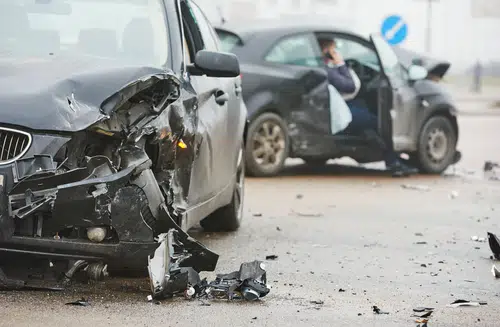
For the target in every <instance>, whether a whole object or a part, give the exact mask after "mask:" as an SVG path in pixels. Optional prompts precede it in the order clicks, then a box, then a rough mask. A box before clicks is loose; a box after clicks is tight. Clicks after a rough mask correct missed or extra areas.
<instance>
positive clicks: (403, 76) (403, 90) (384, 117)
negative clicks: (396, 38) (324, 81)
mask: <svg viewBox="0 0 500 327" xmlns="http://www.w3.org/2000/svg"><path fill="white" fill-rule="evenodd" d="M370 40H371V42H372V43H373V45H374V47H375V50H376V52H377V57H378V59H379V62H380V68H381V76H382V77H381V78H382V81H381V83H380V88H379V94H378V104H377V105H378V117H379V120H378V126H379V132H380V134H381V135H382V136H383V138H384V140H385V141H386V142H387V144H392V143H390V142H393V140H394V143H395V144H394V148H395V150H396V151H398V150H401V149H404V148H407V146H408V145H409V144H411V137H410V136H411V135H412V134H413V132H415V131H414V130H413V129H415V128H416V125H415V124H414V123H413V122H414V121H415V119H416V118H415V115H416V110H415V109H416V108H418V106H419V103H418V96H417V93H416V92H415V90H414V88H413V87H412V86H411V83H410V81H409V77H408V72H407V70H406V69H405V68H404V67H403V65H402V64H401V62H400V61H399V57H398V56H397V55H396V52H395V51H394V50H393V48H392V47H391V46H390V45H389V44H388V43H387V42H386V41H385V40H384V39H383V38H382V36H380V35H378V34H372V35H370Z"/></svg>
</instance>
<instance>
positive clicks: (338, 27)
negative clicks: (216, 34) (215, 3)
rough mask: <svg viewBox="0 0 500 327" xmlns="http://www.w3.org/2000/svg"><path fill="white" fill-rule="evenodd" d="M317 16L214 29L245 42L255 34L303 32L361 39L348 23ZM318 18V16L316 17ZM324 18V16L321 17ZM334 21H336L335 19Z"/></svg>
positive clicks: (299, 16)
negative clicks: (231, 34) (336, 34)
mask: <svg viewBox="0 0 500 327" xmlns="http://www.w3.org/2000/svg"><path fill="white" fill-rule="evenodd" d="M314 17H315V16H310V15H307V16H301V15H297V16H293V17H290V18H288V19H279V20H270V19H260V20H252V21H248V22H245V23H239V24H235V23H226V24H223V25H215V26H214V27H215V28H216V29H218V30H221V31H226V32H230V33H233V34H236V35H237V36H239V37H240V38H241V39H242V41H243V42H244V41H245V39H247V38H248V37H250V36H252V35H255V34H263V33H269V32H271V33H273V34H280V35H287V34H295V33H301V32H321V31H324V32H330V31H331V32H336V33H342V34H350V35H353V36H358V37H361V38H366V37H363V36H362V35H359V34H357V33H355V32H354V31H353V30H352V29H350V28H349V27H347V26H346V25H347V24H346V23H345V22H344V23H343V24H339V23H335V22H334V23H332V19H330V20H329V21H328V22H327V21H326V19H325V18H314ZM316 17H318V16H316ZM319 17H322V16H319ZM333 21H335V20H334V19H333Z"/></svg>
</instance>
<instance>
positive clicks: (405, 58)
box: [394, 47, 451, 78]
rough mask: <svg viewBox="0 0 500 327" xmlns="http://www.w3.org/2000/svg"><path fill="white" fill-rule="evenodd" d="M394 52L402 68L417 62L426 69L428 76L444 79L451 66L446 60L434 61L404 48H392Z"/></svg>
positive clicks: (434, 59)
mask: <svg viewBox="0 0 500 327" xmlns="http://www.w3.org/2000/svg"><path fill="white" fill-rule="evenodd" d="M394 51H395V52H396V55H397V56H398V58H399V60H400V62H401V63H402V64H403V66H405V67H407V68H408V67H409V66H411V65H412V63H414V62H416V61H418V62H420V63H419V64H420V65H421V66H423V67H425V68H426V69H427V71H428V72H429V74H432V75H436V76H438V77H440V78H443V77H444V75H445V74H446V73H447V72H448V70H449V69H450V66H451V63H450V62H448V61H446V60H441V59H436V58H433V57H430V56H427V55H424V54H422V53H418V52H415V51H412V50H408V49H405V48H401V47H394Z"/></svg>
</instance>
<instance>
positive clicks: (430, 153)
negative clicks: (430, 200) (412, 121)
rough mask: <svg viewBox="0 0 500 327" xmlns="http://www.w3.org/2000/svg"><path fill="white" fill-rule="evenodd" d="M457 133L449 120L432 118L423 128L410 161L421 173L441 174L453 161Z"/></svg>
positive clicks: (438, 117)
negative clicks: (416, 148) (414, 153)
mask: <svg viewBox="0 0 500 327" xmlns="http://www.w3.org/2000/svg"><path fill="white" fill-rule="evenodd" d="M457 138H458V137H457V132H456V131H455V128H454V127H453V123H452V122H451V120H450V119H449V118H447V117H444V116H433V117H431V118H430V119H429V120H428V121H427V122H426V123H425V124H424V126H423V128H422V130H421V132H420V136H419V140H418V152H417V153H416V155H415V156H414V157H412V158H411V159H412V161H413V162H415V163H416V164H417V166H418V168H419V169H420V171H421V172H422V173H427V174H441V173H442V172H443V171H444V170H445V169H446V168H448V166H449V165H451V164H453V163H454V161H455V153H456V145H457Z"/></svg>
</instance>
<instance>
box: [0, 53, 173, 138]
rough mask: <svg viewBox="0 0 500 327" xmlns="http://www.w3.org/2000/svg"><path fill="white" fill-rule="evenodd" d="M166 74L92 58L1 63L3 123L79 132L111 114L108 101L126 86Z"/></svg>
mask: <svg viewBox="0 0 500 327" xmlns="http://www.w3.org/2000/svg"><path fill="white" fill-rule="evenodd" d="M166 74H167V73H166V72H165V70H163V69H161V68H155V67H147V66H142V67H141V66H133V65H126V64H124V62H122V61H119V60H110V59H102V58H96V57H90V56H88V57H87V56H79V57H76V56H73V57H53V58H48V59H38V58H37V59H29V60H28V59H4V58H1V59H0V124H2V123H3V124H11V125H18V126H23V127H27V128H30V129H36V130H46V131H60V132H74V131H79V130H83V129H85V128H87V127H88V126H90V125H92V124H93V123H95V122H96V121H98V120H101V119H103V118H106V117H107V115H106V114H105V113H104V112H103V111H102V110H101V109H100V106H101V104H102V103H103V101H104V100H106V99H108V98H109V97H110V96H111V95H113V94H115V93H116V92H118V91H120V90H121V89H123V87H124V86H126V85H128V84H130V83H133V82H135V81H138V80H141V79H147V78H148V77H151V76H155V75H156V76H158V75H163V76H165V75H166Z"/></svg>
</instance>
